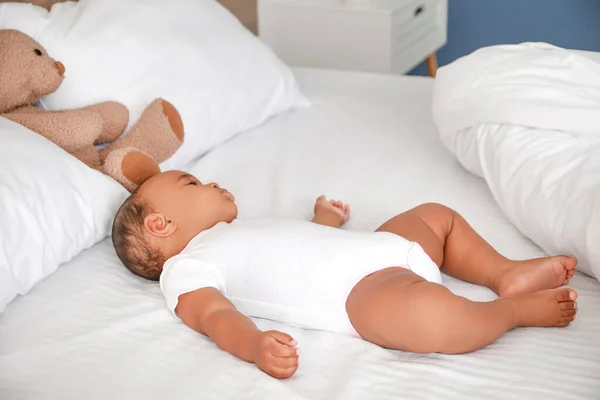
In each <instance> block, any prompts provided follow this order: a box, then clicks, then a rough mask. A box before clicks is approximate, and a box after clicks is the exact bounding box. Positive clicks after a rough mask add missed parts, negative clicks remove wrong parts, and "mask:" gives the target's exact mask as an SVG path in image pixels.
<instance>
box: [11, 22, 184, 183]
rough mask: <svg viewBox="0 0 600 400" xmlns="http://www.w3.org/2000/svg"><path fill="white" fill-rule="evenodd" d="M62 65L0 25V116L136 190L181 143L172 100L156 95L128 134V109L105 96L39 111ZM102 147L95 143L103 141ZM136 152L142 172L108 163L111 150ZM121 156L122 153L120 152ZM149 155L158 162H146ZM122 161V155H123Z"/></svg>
mask: <svg viewBox="0 0 600 400" xmlns="http://www.w3.org/2000/svg"><path fill="white" fill-rule="evenodd" d="M64 74H65V66H64V65H63V64H62V63H60V62H58V61H55V60H54V59H52V58H51V57H50V56H49V55H48V53H47V51H46V49H45V48H44V47H42V46H41V45H40V44H39V43H37V42H36V41H35V40H33V39H32V38H31V37H29V36H28V35H26V34H24V33H22V32H20V31H17V30H12V29H6V30H0V116H4V117H6V118H8V119H10V120H12V121H14V122H17V123H19V124H21V125H23V126H25V127H27V128H29V129H31V130H33V131H35V132H38V133H39V134H40V135H42V136H44V137H45V138H47V139H49V140H51V141H52V142H54V143H55V144H57V145H58V146H59V147H61V148H62V149H64V150H65V151H67V152H69V153H70V154H72V155H74V156H75V157H77V158H78V159H79V160H81V161H82V162H83V163H85V164H86V165H87V166H88V167H91V168H94V169H97V170H99V171H102V172H104V173H107V174H109V175H111V176H112V177H113V178H114V179H116V180H117V181H118V182H120V183H121V184H123V186H125V187H126V188H127V189H129V190H134V189H135V188H136V187H137V186H138V185H139V184H141V183H142V182H143V180H142V179H147V178H149V176H148V173H149V171H160V168H159V167H158V164H159V163H161V162H163V161H165V160H166V159H168V158H169V157H170V156H171V155H172V154H173V153H175V151H176V150H177V149H178V148H179V147H180V146H181V143H182V141H183V123H182V121H181V118H180V116H179V113H178V112H177V110H176V109H175V107H173V105H172V104H170V103H168V102H166V101H164V100H162V99H160V98H159V99H155V100H154V101H153V102H151V103H150V105H149V106H148V107H147V108H146V110H145V111H144V113H143V114H142V115H141V117H140V118H139V120H138V122H137V124H136V125H135V126H134V127H133V128H132V129H131V134H130V135H127V136H124V137H121V138H119V137H120V136H121V135H122V134H123V132H124V130H125V128H126V127H127V124H128V122H129V112H128V110H127V108H126V107H125V106H124V105H122V104H120V103H117V102H114V101H105V102H101V103H97V104H93V105H89V106H85V107H82V108H79V109H72V110H66V111H64V110H61V111H43V110H40V109H36V108H35V107H32V105H33V104H35V103H37V102H38V101H39V100H40V97H41V96H43V95H47V94H50V93H52V92H54V91H55V90H56V89H57V88H58V87H59V86H60V84H61V83H62V82H63V77H64ZM107 143H108V146H107V147H105V148H104V149H103V150H102V151H101V152H98V151H96V149H95V147H94V145H102V144H107ZM122 148H128V149H129V151H130V152H138V153H139V154H138V156H135V155H134V156H133V157H130V159H142V160H144V162H143V163H142V164H140V171H136V170H135V168H136V164H135V163H127V171H121V170H120V169H121V168H123V167H124V165H121V168H119V169H117V168H116V167H117V166H118V160H117V158H116V156H113V157H111V165H110V168H105V167H104V162H105V159H106V157H107V156H108V155H109V154H110V153H111V152H112V151H115V150H118V149H122ZM117 154H120V155H121V156H122V157H125V156H126V155H127V153H126V152H123V151H119V153H117ZM148 155H150V157H151V158H152V160H153V163H154V164H156V167H149V166H148V165H147V162H148V161H149V160H148ZM121 162H123V158H122V159H121Z"/></svg>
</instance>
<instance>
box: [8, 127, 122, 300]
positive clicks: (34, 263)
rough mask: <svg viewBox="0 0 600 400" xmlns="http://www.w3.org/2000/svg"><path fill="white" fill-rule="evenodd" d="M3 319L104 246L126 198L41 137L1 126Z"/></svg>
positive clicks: (107, 180)
mask: <svg viewBox="0 0 600 400" xmlns="http://www.w3.org/2000/svg"><path fill="white" fill-rule="evenodd" d="M0 143H2V145H1V146H0V204H1V205H2V206H1V207H0V312H2V311H3V310H4V308H5V307H6V305H7V304H8V303H9V302H11V301H12V300H13V299H14V298H15V297H16V296H17V295H19V294H20V295H24V294H26V293H28V292H29V290H31V288H32V287H34V286H35V285H36V284H37V283H38V282H40V281H41V280H42V279H44V278H45V277H47V276H48V275H50V274H51V273H53V272H54V271H56V269H57V268H58V267H59V265H60V264H62V263H64V262H66V261H69V260H70V259H71V258H73V257H74V256H76V255H77V254H79V253H80V252H81V251H82V250H83V249H86V248H88V247H90V246H92V245H94V244H95V243H96V242H98V241H100V240H102V239H103V238H105V237H106V236H107V235H108V234H109V232H110V227H111V224H112V218H113V215H114V213H115V212H116V210H117V209H118V207H119V206H120V204H121V203H122V202H123V201H124V199H125V197H126V196H127V192H126V191H125V190H124V189H123V188H122V187H121V185H119V184H118V183H117V182H115V181H113V180H112V179H110V178H109V177H107V176H105V175H103V174H101V173H99V172H98V171H95V170H93V169H90V168H88V167H86V166H85V165H84V164H82V163H81V162H79V161H78V160H77V159H75V158H74V157H72V156H70V155H69V154H68V153H66V152H65V151H63V150H61V149H60V148H59V147H57V146H55V145H54V144H53V143H51V142H50V141H48V140H46V139H44V138H43V137H41V136H40V135H38V134H37V133H35V132H33V131H31V130H29V129H27V128H25V127H23V126H21V125H19V124H16V123H14V122H12V121H9V120H7V119H5V118H0Z"/></svg>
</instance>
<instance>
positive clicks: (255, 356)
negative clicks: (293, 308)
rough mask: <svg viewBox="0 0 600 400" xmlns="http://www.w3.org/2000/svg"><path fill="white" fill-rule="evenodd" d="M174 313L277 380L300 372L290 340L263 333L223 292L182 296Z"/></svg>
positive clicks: (207, 290) (205, 290) (275, 333)
mask: <svg viewBox="0 0 600 400" xmlns="http://www.w3.org/2000/svg"><path fill="white" fill-rule="evenodd" d="M175 312H176V313H177V315H179V317H180V318H181V320H182V321H183V322H184V323H185V324H186V325H187V326H189V327H190V328H192V329H194V330H195V331H197V332H199V333H201V334H203V335H206V336H208V337H210V338H211V339H212V340H213V341H214V342H215V344H216V345H217V346H218V347H219V348H221V349H222V350H225V351H226V352H228V353H230V354H233V355H234V356H236V357H238V358H241V359H242V360H244V361H248V362H251V363H254V364H256V366H257V367H258V368H260V369H261V370H262V371H264V372H266V373H267V374H269V375H271V376H273V377H275V378H280V379H283V378H289V377H290V376H292V375H293V374H294V373H295V372H296V370H297V369H298V349H297V348H296V342H295V341H294V339H292V337H291V336H289V335H287V334H285V333H282V332H278V331H266V332H262V331H260V330H259V329H258V328H257V327H256V325H254V323H253V322H252V321H251V320H250V319H249V318H247V317H246V316H244V315H243V314H241V313H240V312H239V311H237V310H236V309H235V307H234V306H233V304H231V302H230V301H229V300H227V299H226V298H225V297H224V296H223V295H222V294H221V292H219V291H218V290H217V289H214V288H202V289H198V290H195V291H193V292H189V293H185V294H183V295H181V296H179V301H178V303H177V307H176V308H175Z"/></svg>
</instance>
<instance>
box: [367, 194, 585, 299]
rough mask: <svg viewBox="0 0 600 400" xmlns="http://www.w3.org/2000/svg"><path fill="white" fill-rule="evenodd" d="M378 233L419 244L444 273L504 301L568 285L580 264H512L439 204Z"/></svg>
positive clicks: (555, 260) (557, 260)
mask: <svg viewBox="0 0 600 400" xmlns="http://www.w3.org/2000/svg"><path fill="white" fill-rule="evenodd" d="M377 230H378V231H385V232H392V233H395V234H397V235H400V236H402V237H404V238H406V239H408V240H411V241H414V242H417V243H419V244H420V245H421V247H423V249H424V250H425V252H426V253H427V254H428V255H429V257H431V259H432V260H433V261H434V262H435V263H436V264H437V265H438V266H440V267H441V270H442V271H443V272H444V273H446V274H448V275H451V276H454V277H456V278H459V279H462V280H465V281H468V282H472V283H475V284H478V285H483V286H487V287H489V288H490V289H492V290H494V291H495V292H496V293H498V294H499V295H501V296H515V295H518V294H524V293H531V292H535V291H538V290H543V289H550V288H555V287H557V286H560V285H563V284H566V283H567V282H568V280H569V279H570V278H571V277H572V276H573V274H574V273H575V265H576V264H577V261H576V260H575V259H574V258H570V257H564V256H558V257H546V258H540V259H535V260H525V261H512V260H509V259H507V258H506V257H503V256H502V255H501V254H499V253H498V252H497V251H496V250H494V248H493V247H492V246H490V245H489V243H487V242H486V241H485V240H484V239H483V238H482V237H481V236H479V235H478V234H477V232H475V230H473V228H472V227H471V226H470V225H469V224H468V223H467V221H465V219H464V218H463V217H462V216H460V215H459V214H458V213H457V212H456V211H454V210H452V209H450V208H448V207H446V206H443V205H441V204H433V203H432V204H423V205H421V206H419V207H416V208H413V209H411V210H409V211H407V212H405V213H402V214H400V215H398V216H396V217H394V218H392V219H390V220H389V221H387V222H386V223H385V224H383V225H382V226H381V227H379V229H377Z"/></svg>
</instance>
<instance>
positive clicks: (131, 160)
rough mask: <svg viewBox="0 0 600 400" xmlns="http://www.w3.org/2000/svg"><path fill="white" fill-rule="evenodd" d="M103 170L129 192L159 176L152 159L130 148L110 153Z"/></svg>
mask: <svg viewBox="0 0 600 400" xmlns="http://www.w3.org/2000/svg"><path fill="white" fill-rule="evenodd" d="M104 170H105V172H106V174H107V175H109V176H111V177H112V178H113V179H115V180H116V181H117V182H119V183H120V184H121V185H123V186H124V187H125V189H127V190H129V191H130V192H133V191H134V190H135V189H137V188H138V187H139V186H140V185H141V184H142V183H144V182H145V181H146V180H148V179H150V178H152V177H153V176H155V175H158V174H160V167H159V165H158V163H157V162H156V161H155V160H154V159H153V158H152V157H150V156H149V155H147V154H146V153H144V152H142V151H140V150H138V149H135V148H131V147H126V148H120V149H117V150H115V151H112V152H111V153H110V154H109V155H108V156H107V157H106V159H105V160H104Z"/></svg>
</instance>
